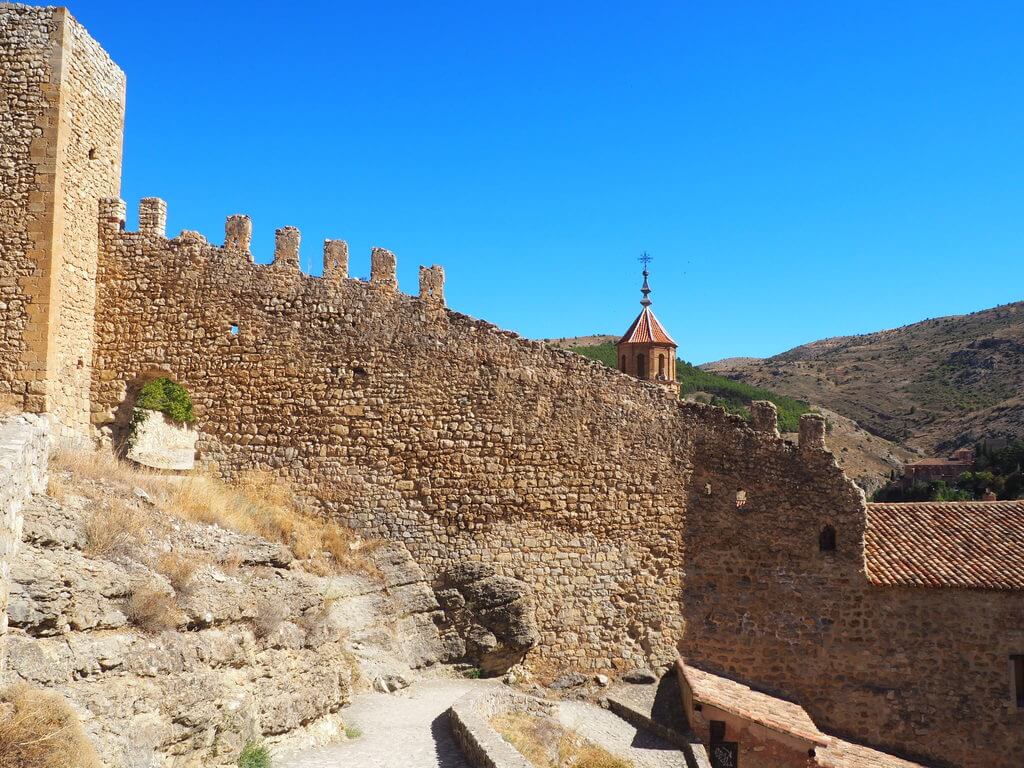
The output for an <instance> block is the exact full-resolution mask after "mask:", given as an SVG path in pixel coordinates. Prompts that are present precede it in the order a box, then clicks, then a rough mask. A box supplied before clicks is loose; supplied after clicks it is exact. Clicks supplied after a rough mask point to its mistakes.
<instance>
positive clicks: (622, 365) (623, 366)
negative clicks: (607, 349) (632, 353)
mask: <svg viewBox="0 0 1024 768" xmlns="http://www.w3.org/2000/svg"><path fill="white" fill-rule="evenodd" d="M619 370H620V371H622V372H623V373H625V372H626V356H625V355H623V356H622V359H621V361H620V362H619Z"/></svg>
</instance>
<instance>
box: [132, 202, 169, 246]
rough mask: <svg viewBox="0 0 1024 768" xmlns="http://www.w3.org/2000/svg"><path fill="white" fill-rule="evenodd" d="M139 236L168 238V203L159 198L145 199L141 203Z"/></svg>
mask: <svg viewBox="0 0 1024 768" xmlns="http://www.w3.org/2000/svg"><path fill="white" fill-rule="evenodd" d="M139 234H141V235H146V236H147V237H167V203H166V202H165V201H163V200H161V199H160V198H159V197H144V198H142V200H140V201H139Z"/></svg>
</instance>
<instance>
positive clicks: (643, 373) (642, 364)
mask: <svg viewBox="0 0 1024 768" xmlns="http://www.w3.org/2000/svg"><path fill="white" fill-rule="evenodd" d="M636 377H637V378H638V379H646V378H647V358H646V357H644V354H643V353H642V352H641V353H640V354H638V355H637V356H636Z"/></svg>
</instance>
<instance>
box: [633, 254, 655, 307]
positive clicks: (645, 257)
mask: <svg viewBox="0 0 1024 768" xmlns="http://www.w3.org/2000/svg"><path fill="white" fill-rule="evenodd" d="M637 261H639V262H640V263H641V264H643V265H644V287H643V288H641V289H640V293H642V294H643V295H644V297H643V298H642V299H640V303H641V304H642V305H643V306H645V307H649V306H651V300H650V298H649V294H650V292H651V286H649V285H648V284H647V278H648V277H649V276H650V274H651V273H650V272H648V271H647V265H648V264H650V263H651V262H652V261H654V257H653V256H651V255H650V254H648V253H647V251H644V252H643V253H641V254H640V258H639V259H637Z"/></svg>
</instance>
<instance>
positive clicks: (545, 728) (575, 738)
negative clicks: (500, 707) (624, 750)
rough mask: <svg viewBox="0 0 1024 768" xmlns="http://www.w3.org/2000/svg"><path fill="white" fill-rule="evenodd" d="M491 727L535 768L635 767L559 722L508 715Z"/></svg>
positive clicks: (523, 713)
mask: <svg viewBox="0 0 1024 768" xmlns="http://www.w3.org/2000/svg"><path fill="white" fill-rule="evenodd" d="M491 726H492V727H493V728H494V729H495V730H496V731H497V732H498V733H499V734H501V737H502V738H503V739H505V741H507V742H508V743H509V744H511V745H512V746H513V747H515V748H516V750H517V751H518V752H519V753H520V754H521V755H522V756H523V757H525V758H526V759H527V760H528V761H529V762H530V764H531V765H533V766H534V768H633V763H631V762H630V761H629V760H625V759H623V758H621V757H616V756H615V755H613V754H611V753H610V752H608V751H607V750H605V749H603V748H601V747H599V746H597V745H596V744H593V743H591V742H589V741H587V740H586V739H584V738H583V737H582V736H580V735H579V734H578V733H576V732H575V731H572V730H569V729H568V728H565V727H563V726H562V725H561V724H560V723H559V722H558V721H557V720H554V719H552V718H550V717H540V716H538V715H532V714H529V713H527V712H505V713H503V714H500V715H497V716H495V717H493V718H491Z"/></svg>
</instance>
